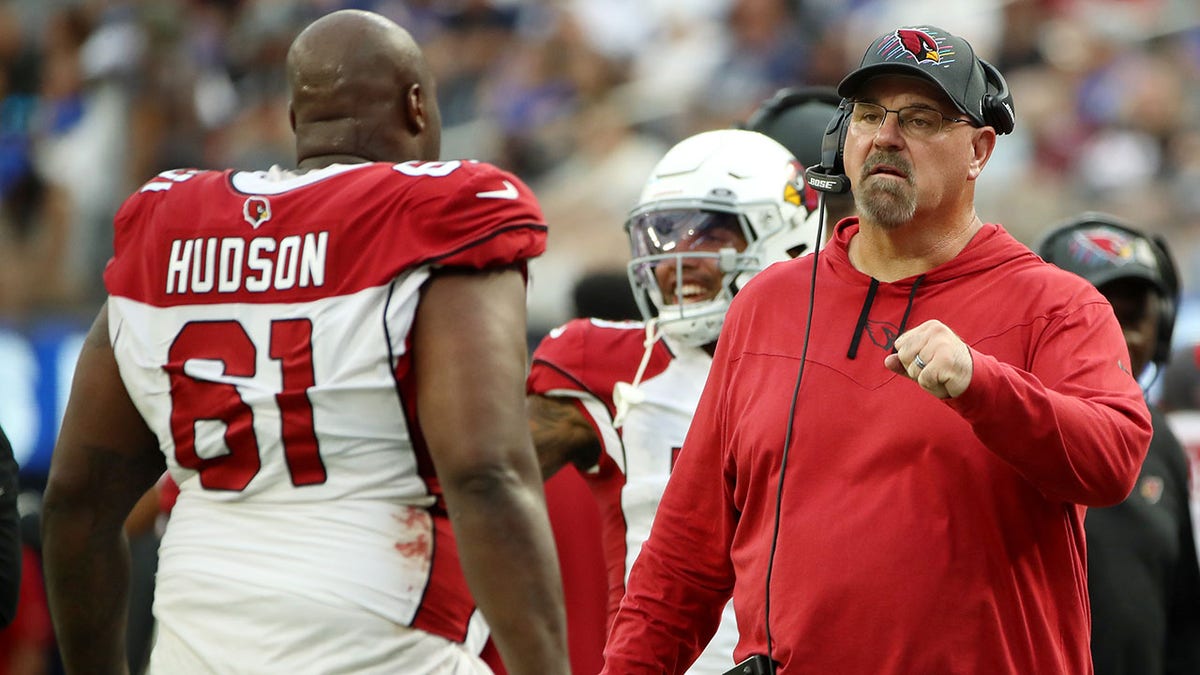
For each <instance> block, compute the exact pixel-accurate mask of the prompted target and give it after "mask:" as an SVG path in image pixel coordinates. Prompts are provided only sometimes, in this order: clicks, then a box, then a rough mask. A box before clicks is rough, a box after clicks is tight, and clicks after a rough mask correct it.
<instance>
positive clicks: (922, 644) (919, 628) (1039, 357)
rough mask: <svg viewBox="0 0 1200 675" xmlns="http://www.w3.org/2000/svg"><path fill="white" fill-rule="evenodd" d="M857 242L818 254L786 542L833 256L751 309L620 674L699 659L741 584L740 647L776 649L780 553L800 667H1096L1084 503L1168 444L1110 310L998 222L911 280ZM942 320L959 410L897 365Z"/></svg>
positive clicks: (654, 536) (682, 480) (791, 651)
mask: <svg viewBox="0 0 1200 675" xmlns="http://www.w3.org/2000/svg"><path fill="white" fill-rule="evenodd" d="M857 231H858V225H857V223H856V222H855V221H854V220H849V221H843V223H842V224H841V226H840V227H839V231H838V232H837V234H836V236H835V238H834V240H833V241H831V242H830V244H829V245H828V246H827V247H826V249H825V250H824V251H822V252H821V253H820V255H819V256H818V257H817V258H816V260H817V263H816V264H817V265H818V276H817V281H816V292H815V303H814V312H813V319H812V322H813V325H812V330H811V336H810V338H809V341H810V343H809V346H808V352H807V359H806V362H805V364H804V370H803V378H802V383H801V386H800V391H799V399H798V401H797V404H796V414H795V420H794V429H793V431H792V441H791V443H790V446H791V451H790V452H789V454H788V457H787V464H786V467H787V468H786V472H785V475H786V478H785V480H784V483H783V492H782V510H781V513H782V519H781V523H780V526H779V531H778V533H777V535H776V534H775V533H774V515H775V503H776V494H777V487H778V485H779V482H778V481H779V474H780V465H781V454H782V453H781V449H782V447H783V445H784V438H785V434H786V432H787V428H788V409H789V404H790V403H791V398H792V392H793V389H794V387H795V384H796V379H797V371H798V369H799V368H800V365H801V359H800V355H801V351H802V347H803V344H804V341H805V319H806V313H807V309H808V304H809V298H810V286H811V284H810V280H811V272H812V265H813V264H814V256H806V257H804V258H800V259H797V260H793V261H790V262H787V263H780V264H776V265H774V266H772V267H770V268H769V269H767V270H765V271H764V272H762V273H760V274H759V275H758V276H756V277H755V278H754V279H753V280H752V281H751V282H750V283H749V284H748V285H747V287H746V288H744V289H743V290H742V292H741V293H739V294H738V296H737V298H736V299H735V300H734V302H733V305H732V306H731V308H730V310H729V314H728V317H727V319H726V322H725V326H724V329H723V331H722V333H721V339H720V341H719V343H718V347H717V353H716V355H715V358H714V363H713V367H712V371H711V374H710V376H709V380H708V383H707V385H706V387H705V391H704V394H703V396H702V398H701V400H700V405H699V408H698V410H697V412H696V415H695V419H694V422H693V424H692V427H691V429H690V431H689V432H688V436H687V441H686V443H685V444H684V447H683V449H682V451H681V452H680V454H679V459H678V460H677V463H676V465H675V469H674V472H673V474H672V476H671V479H670V482H669V484H668V486H667V490H666V493H665V495H664V496H663V500H662V503H661V504H660V506H659V510H658V513H657V515H656V516H655V520H654V527H653V530H652V531H651V534H650V539H649V540H648V541H647V542H646V544H645V546H644V547H643V548H642V552H641V555H640V557H639V558H638V560H637V562H636V563H635V565H634V567H633V570H632V572H631V576H630V578H629V582H628V590H627V594H626V596H625V599H624V600H623V601H622V604H621V610H620V612H619V614H618V616H617V618H616V621H615V624H614V626H613V629H612V633H611V634H610V637H609V641H608V645H607V648H606V665H605V671H604V672H605V673H609V674H611V675H630V674H632V673H663V672H665V673H678V672H682V671H683V670H684V668H686V666H687V664H689V663H690V662H691V660H692V659H693V658H694V656H695V654H696V653H697V652H698V651H699V649H700V647H701V646H702V645H703V644H704V642H705V641H706V640H707V638H708V635H709V634H710V633H711V631H712V629H713V626H715V625H716V621H717V616H718V613H719V612H720V609H721V606H722V604H723V603H724V602H725V600H726V597H727V595H728V593H729V589H730V588H732V589H733V601H734V606H735V608H736V610H737V615H738V625H739V628H740V630H741V641H740V643H739V645H738V649H737V651H736V652H735V657H736V660H739V661H740V660H742V659H744V658H746V657H748V656H750V655H752V654H765V653H767V638H766V632H765V629H764V609H765V608H764V597H765V595H766V592H767V591H766V586H767V582H766V570H767V564H768V559H769V558H770V552H771V548H772V544H773V542H774V543H775V544H776V545H777V547H778V548H777V550H776V552H775V555H774V567H773V570H772V572H771V582H770V591H769V592H770V629H771V631H770V632H771V638H772V642H773V646H772V649H771V651H772V656H773V657H774V660H775V661H777V662H778V663H779V665H780V667H779V670H778V672H779V673H781V674H785V673H801V672H802V673H852V674H857V673H871V674H872V675H879V674H886V673H897V674H900V673H904V674H909V673H973V674H974V673H1022V674H1025V673H1090V672H1091V657H1090V653H1089V623H1090V622H1089V609H1088V596H1087V583H1086V577H1085V575H1086V566H1085V560H1086V555H1085V551H1084V532H1083V516H1084V510H1085V509H1084V506H1085V505H1093V506H1099V505H1109V504H1115V503H1117V502H1119V501H1121V500H1122V499H1123V498H1124V497H1125V496H1126V495H1127V494H1128V493H1129V491H1130V490H1131V489H1132V486H1133V482H1134V480H1135V479H1136V477H1137V473H1138V467H1139V465H1140V464H1141V461H1142V458H1143V457H1144V455H1145V453H1146V448H1147V446H1148V444H1149V441H1150V433H1151V431H1150V430H1151V427H1150V417H1149V413H1148V411H1147V409H1146V405H1145V402H1144V401H1143V399H1142V393H1141V390H1140V389H1139V387H1138V385H1137V382H1136V381H1135V379H1134V378H1133V377H1132V376H1131V375H1130V374H1129V360H1128V359H1129V357H1128V352H1127V350H1126V346H1125V341H1124V338H1123V337H1122V333H1121V329H1120V327H1119V325H1118V324H1117V321H1116V319H1115V318H1114V316H1113V314H1112V310H1111V308H1110V307H1109V305H1108V303H1107V301H1105V300H1104V298H1103V297H1102V296H1101V295H1100V294H1099V293H1098V292H1097V291H1096V290H1095V288H1093V287H1092V285H1091V284H1089V283H1088V282H1086V281H1084V280H1083V279H1082V278H1079V277H1076V276H1074V275H1072V274H1070V273H1068V272H1065V271H1062V270H1060V269H1058V268H1056V267H1053V266H1051V265H1049V264H1046V263H1044V262H1042V261H1041V259H1039V258H1038V257H1037V256H1036V255H1034V254H1033V253H1032V252H1031V251H1030V250H1029V249H1028V248H1026V247H1025V246H1023V245H1022V244H1020V243H1019V242H1017V241H1016V240H1015V239H1013V238H1012V237H1011V236H1010V235H1009V234H1008V233H1007V232H1005V231H1004V229H1003V228H1001V227H1000V226H998V225H985V226H983V228H982V229H981V230H980V231H979V232H978V233H977V234H976V235H975V237H974V239H973V240H972V241H971V243H970V244H969V245H968V246H967V247H966V248H965V249H964V250H963V251H962V252H961V253H960V254H959V255H958V256H957V257H956V258H954V259H953V260H951V261H949V262H947V263H945V264H943V265H940V266H938V267H936V268H934V269H933V270H931V271H930V272H929V273H927V274H925V275H922V276H920V277H914V278H909V279H902V280H900V281H897V282H895V283H878V282H875V281H874V280H873V279H871V278H870V277H868V276H866V275H864V274H862V273H860V272H858V271H857V270H855V269H854V267H853V266H852V265H851V264H850V261H849V258H848V255H847V247H848V244H849V241H850V238H851V237H853V236H854V234H855V233H856V232H857ZM930 319H938V320H940V321H942V322H943V323H945V324H946V325H948V326H949V327H950V328H951V329H952V330H954V331H955V333H956V334H957V335H959V336H960V337H961V338H962V339H963V340H964V341H965V342H966V343H967V344H968V345H969V346H970V348H971V357H972V359H973V364H974V372H973V376H972V380H971V384H970V386H969V387H968V389H967V390H966V391H965V392H964V393H963V394H962V395H961V396H959V397H958V398H956V399H949V400H945V401H943V400H939V399H937V398H935V397H933V396H931V395H929V394H928V393H926V392H925V391H923V390H922V389H921V388H920V387H919V386H918V385H917V384H916V383H915V382H913V381H911V380H909V379H907V378H905V377H902V376H899V375H896V374H894V373H892V372H891V371H889V370H887V369H886V368H885V367H884V365H883V361H884V357H885V356H886V355H887V354H888V353H889V352H890V351H891V350H892V342H893V341H894V339H895V337H896V336H897V335H898V334H899V333H901V332H903V330H904V328H906V327H912V326H917V325H919V324H921V323H923V322H925V321H927V320H930Z"/></svg>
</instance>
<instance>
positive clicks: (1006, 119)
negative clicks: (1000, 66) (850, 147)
mask: <svg viewBox="0 0 1200 675" xmlns="http://www.w3.org/2000/svg"><path fill="white" fill-rule="evenodd" d="M976 61H978V62H979V66H980V68H982V69H983V78H984V82H985V85H986V86H985V87H984V94H983V98H982V99H980V101H979V111H980V114H981V116H982V117H983V123H984V125H986V126H989V127H992V128H993V129H995V130H996V133H997V134H1008V133H1012V130H1013V128H1014V127H1015V126H1016V122H1017V115H1016V111H1015V110H1014V109H1013V100H1012V93H1011V92H1010V91H1009V90H1008V82H1006V81H1005V80H1004V76H1003V75H1001V74H1000V71H999V70H997V69H996V67H995V66H993V65H992V64H990V63H988V62H987V61H984V60H983V59H980V58H977V59H976ZM851 107H852V103H851V102H850V101H849V100H848V99H842V100H841V102H840V103H839V104H838V110H837V113H835V114H834V116H833V119H831V120H829V126H827V127H825V135H824V136H823V137H822V138H821V163H820V164H818V165H817V166H814V167H811V168H809V169H808V170H807V171H805V172H804V178H805V180H806V181H807V182H808V185H809V187H811V188H813V189H814V190H820V191H821V192H832V193H841V192H849V191H850V179H849V178H847V177H846V169H845V165H844V164H843V163H842V150H843V148H844V147H845V145H846V131H847V129H849V128H850V110H851Z"/></svg>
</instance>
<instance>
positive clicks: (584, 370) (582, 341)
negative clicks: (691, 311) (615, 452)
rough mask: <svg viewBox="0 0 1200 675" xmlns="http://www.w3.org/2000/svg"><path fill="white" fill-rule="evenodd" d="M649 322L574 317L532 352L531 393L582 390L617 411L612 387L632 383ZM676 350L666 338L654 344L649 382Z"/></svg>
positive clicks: (528, 390)
mask: <svg viewBox="0 0 1200 675" xmlns="http://www.w3.org/2000/svg"><path fill="white" fill-rule="evenodd" d="M645 337H646V330H645V326H644V325H643V324H642V323H640V322H633V321H619V322H613V321H600V320H596V319H573V320H572V321H570V322H568V323H567V324H565V325H563V326H560V327H558V328H555V329H554V330H552V331H550V333H549V334H548V335H547V336H546V337H545V338H543V339H542V341H541V343H539V344H538V346H537V349H535V350H534V352H533V360H532V361H533V362H532V364H531V366H530V370H529V378H528V379H527V380H526V383H525V391H526V393H528V394H541V395H545V394H547V393H548V392H551V391H556V390H560V391H561V390H566V391H571V392H579V393H583V394H588V395H590V396H593V397H595V398H596V399H598V400H600V401H601V402H603V403H604V405H605V406H606V407H607V408H608V412H609V414H610V415H612V414H614V413H615V410H614V406H613V387H615V386H616V383H617V382H632V381H633V378H634V377H635V376H636V375H637V370H638V366H639V364H640V363H641V360H642V357H643V356H644V354H645V346H644V343H645ZM670 362H671V354H670V352H669V351H668V350H667V348H666V347H665V346H664V345H663V344H662V342H661V341H659V342H657V343H655V345H654V350H653V351H652V352H651V355H650V361H649V362H648V363H647V364H646V371H645V372H644V373H643V374H642V379H643V380H645V379H647V378H649V377H652V376H654V375H656V374H658V373H660V372H662V371H663V369H665V368H666V367H667V365H669V364H670Z"/></svg>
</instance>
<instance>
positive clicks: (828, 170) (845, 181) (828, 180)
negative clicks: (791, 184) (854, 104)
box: [804, 99, 851, 193]
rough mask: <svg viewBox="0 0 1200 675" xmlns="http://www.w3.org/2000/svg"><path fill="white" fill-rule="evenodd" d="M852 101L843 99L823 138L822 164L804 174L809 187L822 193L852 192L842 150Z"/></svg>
mask: <svg viewBox="0 0 1200 675" xmlns="http://www.w3.org/2000/svg"><path fill="white" fill-rule="evenodd" d="M850 105H851V104H850V101H848V100H846V99H842V101H841V103H839V104H838V109H837V112H836V113H834V115H833V119H831V120H829V125H828V126H826V127H825V135H824V136H823V137H822V138H821V163H820V164H818V165H817V166H814V167H810V168H809V169H808V170H807V171H805V172H804V179H805V181H807V183H808V185H809V187H811V188H813V189H814V190H819V191H821V192H833V193H842V192H849V191H850V179H849V178H847V177H846V169H845V166H844V165H843V163H842V149H843V148H844V147H845V145H846V131H847V129H848V128H849V126H850Z"/></svg>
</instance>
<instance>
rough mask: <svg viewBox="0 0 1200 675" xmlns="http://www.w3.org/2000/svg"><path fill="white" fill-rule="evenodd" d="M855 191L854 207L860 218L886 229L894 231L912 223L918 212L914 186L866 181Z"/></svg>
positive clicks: (892, 182) (891, 182)
mask: <svg viewBox="0 0 1200 675" xmlns="http://www.w3.org/2000/svg"><path fill="white" fill-rule="evenodd" d="M864 182H865V183H866V185H863V186H862V188H861V189H858V190H855V191H854V207H855V208H856V209H857V210H858V213H859V215H860V216H862V217H863V218H865V219H866V220H869V221H870V222H872V223H874V224H876V225H878V226H880V227H882V228H884V229H886V230H894V229H896V228H899V227H900V226H902V225H905V224H906V223H908V222H910V221H912V218H913V215H914V214H916V212H917V195H916V191H915V190H913V188H912V185H910V184H904V185H897V184H896V183H895V182H894V181H871V180H867V181H864Z"/></svg>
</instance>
